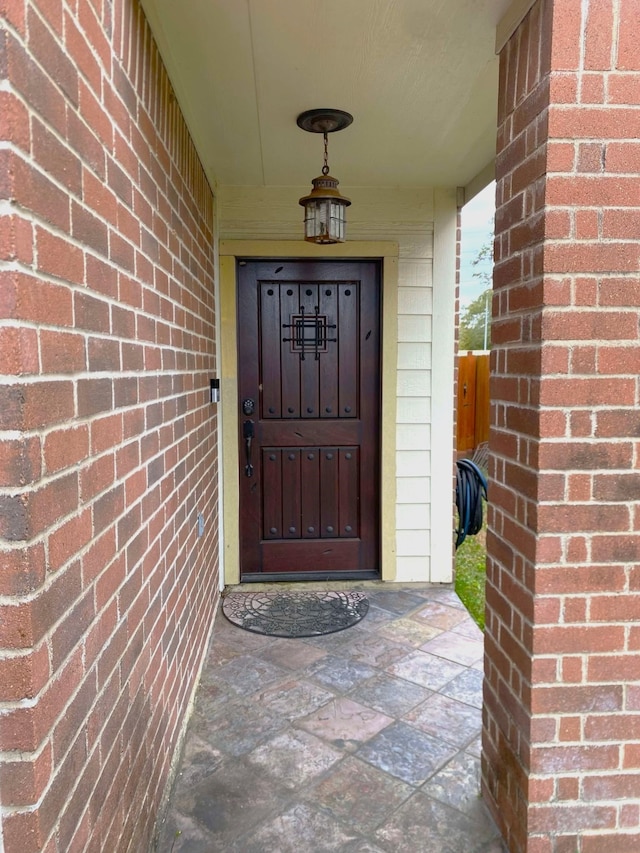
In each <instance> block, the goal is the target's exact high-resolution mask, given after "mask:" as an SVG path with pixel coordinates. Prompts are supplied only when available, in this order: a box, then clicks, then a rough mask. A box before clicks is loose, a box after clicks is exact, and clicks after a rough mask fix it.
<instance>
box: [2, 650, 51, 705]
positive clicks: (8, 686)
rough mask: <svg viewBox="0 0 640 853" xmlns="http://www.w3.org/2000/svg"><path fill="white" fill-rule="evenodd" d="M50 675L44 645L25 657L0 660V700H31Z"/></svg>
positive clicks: (47, 656)
mask: <svg viewBox="0 0 640 853" xmlns="http://www.w3.org/2000/svg"><path fill="white" fill-rule="evenodd" d="M49 675H50V669H49V652H48V649H47V647H46V644H44V643H43V644H42V645H41V646H40V647H39V648H38V649H36V650H35V651H33V652H29V653H28V654H25V655H19V656H14V657H6V658H2V659H0V700H1V701H3V702H11V701H19V700H22V699H33V698H34V697H35V696H36V695H37V694H38V693H39V692H40V690H42V688H43V687H44V685H45V684H46V682H47V679H48V678H49Z"/></svg>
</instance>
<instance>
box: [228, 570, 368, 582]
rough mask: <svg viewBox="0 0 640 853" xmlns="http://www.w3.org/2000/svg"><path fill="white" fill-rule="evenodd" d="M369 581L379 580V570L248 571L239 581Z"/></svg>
mask: <svg viewBox="0 0 640 853" xmlns="http://www.w3.org/2000/svg"><path fill="white" fill-rule="evenodd" d="M356 580H360V581H371V580H381V575H380V572H376V571H368V572H248V573H246V574H243V575H242V576H241V577H240V583H285V582H287V581H356Z"/></svg>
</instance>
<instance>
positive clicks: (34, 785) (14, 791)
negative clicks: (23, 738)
mask: <svg viewBox="0 0 640 853" xmlns="http://www.w3.org/2000/svg"><path fill="white" fill-rule="evenodd" d="M51 770H52V755H51V746H50V744H48V743H47V744H46V745H45V747H44V748H43V749H42V751H41V752H40V754H39V755H38V756H37V757H33V758H31V759H27V758H25V759H23V760H16V761H11V762H9V761H7V762H6V763H5V764H3V767H2V773H0V795H1V796H2V802H3V804H4V805H5V806H29V805H33V804H35V803H37V801H38V800H39V799H40V797H41V796H42V793H43V791H44V789H45V786H46V785H47V783H48V782H49V779H50V776H51Z"/></svg>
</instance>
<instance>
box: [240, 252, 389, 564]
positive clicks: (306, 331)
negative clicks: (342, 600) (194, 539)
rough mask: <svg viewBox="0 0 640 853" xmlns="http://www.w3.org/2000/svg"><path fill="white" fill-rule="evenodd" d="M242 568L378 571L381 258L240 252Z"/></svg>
mask: <svg viewBox="0 0 640 853" xmlns="http://www.w3.org/2000/svg"><path fill="white" fill-rule="evenodd" d="M238 355H239V377H238V382H239V405H240V416H239V424H240V428H239V433H240V434H239V442H240V472H239V476H240V563H241V575H242V579H243V580H257V579H264V578H265V575H269V576H270V577H271V578H272V579H277V577H276V576H278V575H283V576H284V577H286V578H291V579H295V578H299V579H302V578H305V579H308V578H311V577H340V576H343V577H349V578H352V577H378V576H379V569H380V566H379V542H378V539H379V488H380V486H379V433H380V269H379V265H378V263H377V262H375V261H341V262H333V261H321V262H320V261H302V260H300V261H239V263H238Z"/></svg>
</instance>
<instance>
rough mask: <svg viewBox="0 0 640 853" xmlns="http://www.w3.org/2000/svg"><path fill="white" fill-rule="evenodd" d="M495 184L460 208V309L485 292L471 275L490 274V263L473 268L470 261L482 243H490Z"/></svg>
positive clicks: (481, 283)
mask: <svg viewBox="0 0 640 853" xmlns="http://www.w3.org/2000/svg"><path fill="white" fill-rule="evenodd" d="M495 193H496V185H495V183H493V182H492V183H490V184H489V186H488V187H486V188H485V189H483V190H482V192H480V193H478V195H477V196H475V198H473V199H471V201H470V202H469V203H468V204H465V206H464V207H463V208H462V242H461V247H460V308H461V309H462V308H464V307H466V306H467V305H468V304H469V303H470V302H473V300H474V299H476V298H477V297H478V296H480V294H481V293H482V291H483V290H484V289H485V284H484V282H483V281H481V280H480V279H478V278H475V277H474V275H473V274H474V273H475V272H486V273H488V274H489V275H490V274H491V267H492V262H491V260H489V261H486V262H483V263H482V264H478V266H476V267H474V266H473V261H474V259H475V258H476V257H477V256H478V252H479V251H480V249H481V248H482V246H483V245H484V244H485V243H488V242H493V217H494V214H495Z"/></svg>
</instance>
